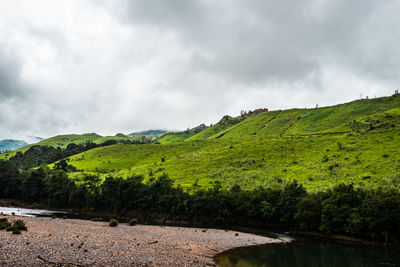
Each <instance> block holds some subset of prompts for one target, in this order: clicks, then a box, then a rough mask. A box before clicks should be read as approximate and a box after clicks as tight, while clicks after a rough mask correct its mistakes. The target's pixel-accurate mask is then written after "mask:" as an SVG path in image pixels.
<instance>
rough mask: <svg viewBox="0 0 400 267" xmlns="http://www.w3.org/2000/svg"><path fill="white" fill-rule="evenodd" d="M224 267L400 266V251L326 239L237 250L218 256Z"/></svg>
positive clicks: (218, 260) (219, 264) (217, 260)
mask: <svg viewBox="0 0 400 267" xmlns="http://www.w3.org/2000/svg"><path fill="white" fill-rule="evenodd" d="M215 261H216V263H217V264H218V266H221V267H255V266H257V267H289V266H290V267H292V266H300V267H338V266H340V267H341V266H346V267H369V266H371V267H372V266H374V267H375V266H400V250H399V249H397V248H390V249H389V248H384V247H377V246H365V245H355V244H351V243H344V242H334V241H326V240H310V239H304V238H301V239H297V240H296V241H293V242H290V243H285V244H275V245H264V246H254V247H247V248H237V249H233V250H230V251H226V252H223V253H220V254H218V255H217V256H216V257H215Z"/></svg>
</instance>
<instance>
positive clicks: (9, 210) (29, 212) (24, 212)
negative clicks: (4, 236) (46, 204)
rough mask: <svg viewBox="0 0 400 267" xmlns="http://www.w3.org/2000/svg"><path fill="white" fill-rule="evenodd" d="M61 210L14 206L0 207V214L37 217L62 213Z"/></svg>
mask: <svg viewBox="0 0 400 267" xmlns="http://www.w3.org/2000/svg"><path fill="white" fill-rule="evenodd" d="M64 213H66V212H62V211H51V210H43V209H24V208H14V207H0V214H4V215H16V216H25V217H39V216H52V215H54V214H64Z"/></svg>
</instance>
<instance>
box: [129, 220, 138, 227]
mask: <svg viewBox="0 0 400 267" xmlns="http://www.w3.org/2000/svg"><path fill="white" fill-rule="evenodd" d="M136 224H137V220H136V219H135V218H133V219H131V220H130V221H129V225H130V226H134V225H136Z"/></svg>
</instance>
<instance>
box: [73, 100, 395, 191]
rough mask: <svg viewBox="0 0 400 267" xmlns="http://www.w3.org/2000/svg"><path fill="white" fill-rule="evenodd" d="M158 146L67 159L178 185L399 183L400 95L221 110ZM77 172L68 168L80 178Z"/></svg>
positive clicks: (111, 149)
mask: <svg viewBox="0 0 400 267" xmlns="http://www.w3.org/2000/svg"><path fill="white" fill-rule="evenodd" d="M160 142H161V144H147V145H122V144H119V145H113V146H108V147H102V148H96V149H93V150H90V151H87V152H84V153H81V154H78V155H74V156H72V157H71V161H70V164H72V165H74V166H75V167H76V168H78V169H79V170H81V171H83V172H90V173H93V172H94V173H99V174H100V175H102V176H106V175H107V174H115V175H120V176H123V177H127V176H129V175H132V174H141V175H144V176H145V177H146V179H147V180H148V179H151V177H154V176H157V175H159V174H161V173H164V172H165V173H167V174H168V175H169V176H170V177H171V178H172V179H174V180H175V181H176V183H177V184H180V185H182V186H183V187H186V188H188V187H191V186H192V185H193V184H194V183H196V184H198V185H200V186H203V187H209V186H210V184H211V183H213V182H215V181H220V182H221V183H222V185H223V186H226V187H230V186H232V185H234V184H236V183H237V184H239V185H241V186H243V187H245V188H254V187H256V186H259V185H263V186H264V185H265V186H266V185H273V186H280V185H282V184H284V183H285V182H286V181H292V180H294V179H296V180H298V181H299V182H301V183H303V184H304V185H305V186H306V187H307V188H308V189H309V190H320V189H324V188H329V187H332V186H333V185H335V184H338V183H341V182H345V183H355V184H356V185H357V186H365V187H379V186H385V187H394V188H397V189H399V188H400V153H399V151H400V95H393V96H391V97H383V98H377V99H363V100H357V101H353V102H350V103H346V104H341V105H337V106H331V107H324V108H318V109H290V110H283V111H268V112H261V113H257V114H246V115H245V116H240V117H236V118H232V117H228V116H225V117H224V118H223V119H222V120H221V121H220V122H218V123H217V124H215V125H213V126H212V127H209V128H207V129H203V130H202V131H200V132H198V133H193V132H191V131H185V132H179V133H168V134H166V135H164V136H163V137H161V138H160ZM81 174H82V173H81V172H77V173H75V174H71V176H73V177H79V176H80V175H81Z"/></svg>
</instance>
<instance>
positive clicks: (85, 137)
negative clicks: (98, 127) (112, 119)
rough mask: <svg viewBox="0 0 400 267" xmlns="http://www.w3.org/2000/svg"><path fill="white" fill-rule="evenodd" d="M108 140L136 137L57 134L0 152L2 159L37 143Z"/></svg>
mask: <svg viewBox="0 0 400 267" xmlns="http://www.w3.org/2000/svg"><path fill="white" fill-rule="evenodd" d="M108 140H116V141H120V140H134V138H132V137H129V136H126V135H123V134H118V135H116V136H104V137H103V136H101V135H98V134H96V133H87V134H66V135H57V136H54V137H50V138H48V139H45V140H43V141H41V142H38V143H35V144H31V145H27V146H24V147H21V148H19V149H17V150H14V151H11V152H7V153H2V154H0V159H8V158H10V157H12V156H14V155H15V154H16V153H17V152H25V151H27V150H28V149H29V148H30V147H32V146H35V145H40V146H52V147H55V148H56V147H61V148H65V147H66V146H67V145H68V144H71V143H74V144H83V143H86V142H89V141H90V142H94V143H97V144H101V143H103V142H105V141H108Z"/></svg>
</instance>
